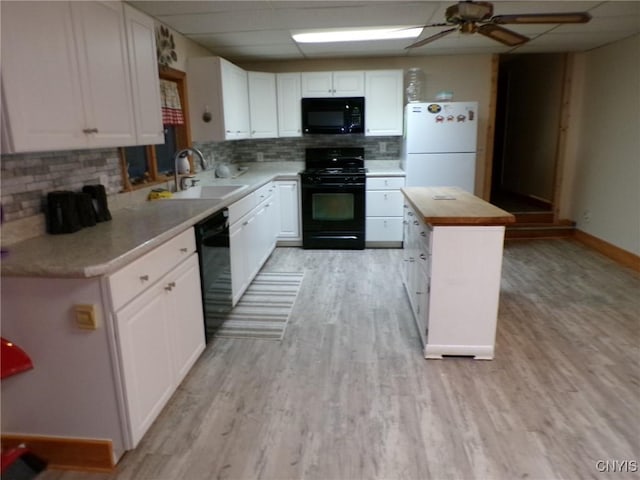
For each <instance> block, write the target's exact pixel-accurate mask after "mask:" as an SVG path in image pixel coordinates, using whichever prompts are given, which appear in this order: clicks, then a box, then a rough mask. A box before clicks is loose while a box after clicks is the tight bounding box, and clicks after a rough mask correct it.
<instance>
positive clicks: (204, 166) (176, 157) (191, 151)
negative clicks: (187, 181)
mask: <svg viewBox="0 0 640 480" xmlns="http://www.w3.org/2000/svg"><path fill="white" fill-rule="evenodd" d="M193 154H195V155H196V156H197V157H198V158H199V160H200V166H202V170H203V171H204V170H206V169H207V161H206V160H205V159H204V155H202V152H201V151H200V150H198V149H197V148H195V147H191V148H184V149H182V150H179V151H178V152H176V154H175V155H174V156H173V181H174V182H175V184H176V192H179V191H180V190H181V188H180V182H178V161H179V160H180V159H181V158H184V157H186V156H187V155H193Z"/></svg>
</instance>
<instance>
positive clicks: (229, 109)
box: [187, 57, 250, 142]
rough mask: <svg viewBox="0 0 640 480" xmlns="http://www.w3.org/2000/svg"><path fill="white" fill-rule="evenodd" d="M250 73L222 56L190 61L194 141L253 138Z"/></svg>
mask: <svg viewBox="0 0 640 480" xmlns="http://www.w3.org/2000/svg"><path fill="white" fill-rule="evenodd" d="M247 78H248V77H247V72H245V71H244V70H243V69H241V68H240V67H237V66H236V65H234V64H233V63H231V62H228V61H227V60H225V59H224V58H221V57H192V58H189V59H188V61H187V88H188V89H189V115H190V124H191V138H192V140H193V141H196V142H211V141H214V142H217V141H222V140H237V139H242V138H249V135H250V133H249V132H250V130H249V129H250V117H249V90H248V80H247Z"/></svg>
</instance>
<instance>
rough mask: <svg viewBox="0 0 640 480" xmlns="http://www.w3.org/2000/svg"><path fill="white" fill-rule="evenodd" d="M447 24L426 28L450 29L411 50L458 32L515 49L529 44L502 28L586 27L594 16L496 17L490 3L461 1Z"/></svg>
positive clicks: (450, 12)
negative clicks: (476, 34) (537, 24)
mask: <svg viewBox="0 0 640 480" xmlns="http://www.w3.org/2000/svg"><path fill="white" fill-rule="evenodd" d="M445 19H446V22H445V23H432V24H429V25H424V27H448V26H453V28H449V29H447V30H443V31H441V32H439V33H436V34H435V35H432V36H430V37H427V38H425V39H424V40H420V41H418V42H415V43H412V44H411V45H409V46H408V47H405V49H408V48H417V47H421V46H423V45H426V44H427V43H431V42H433V41H434V40H438V39H439V38H442V37H444V36H445V35H449V34H450V33H452V32H455V31H456V30H459V31H460V32H461V33H479V34H481V35H484V36H485V37H489V38H491V39H493V40H497V41H498V42H500V43H503V44H505V45H508V46H510V47H515V46H517V45H522V44H523V43H526V42H528V41H529V37H525V36H524V35H521V34H519V33H517V32H514V31H513V30H509V29H507V28H504V27H501V26H500V25H509V24H511V25H514V24H527V23H529V24H531V23H587V22H588V21H589V20H591V15H589V14H588V13H587V12H571V13H529V14H518V15H496V16H495V17H494V16H493V4H492V3H491V2H474V1H462V2H458V3H457V4H456V5H452V6H450V7H449V8H447V10H446V13H445Z"/></svg>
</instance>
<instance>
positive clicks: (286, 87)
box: [276, 73, 302, 137]
mask: <svg viewBox="0 0 640 480" xmlns="http://www.w3.org/2000/svg"><path fill="white" fill-rule="evenodd" d="M300 81H301V80H300V74H299V73H278V74H276V86H277V92H278V95H277V96H278V136H279V137H300V136H302V109H301V102H300V100H301V99H302V90H301V84H300Z"/></svg>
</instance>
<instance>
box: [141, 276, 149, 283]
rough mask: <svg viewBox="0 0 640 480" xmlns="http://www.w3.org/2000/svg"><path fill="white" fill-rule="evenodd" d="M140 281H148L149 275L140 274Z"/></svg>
mask: <svg viewBox="0 0 640 480" xmlns="http://www.w3.org/2000/svg"><path fill="white" fill-rule="evenodd" d="M140 281H141V282H148V281H149V275H140Z"/></svg>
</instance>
